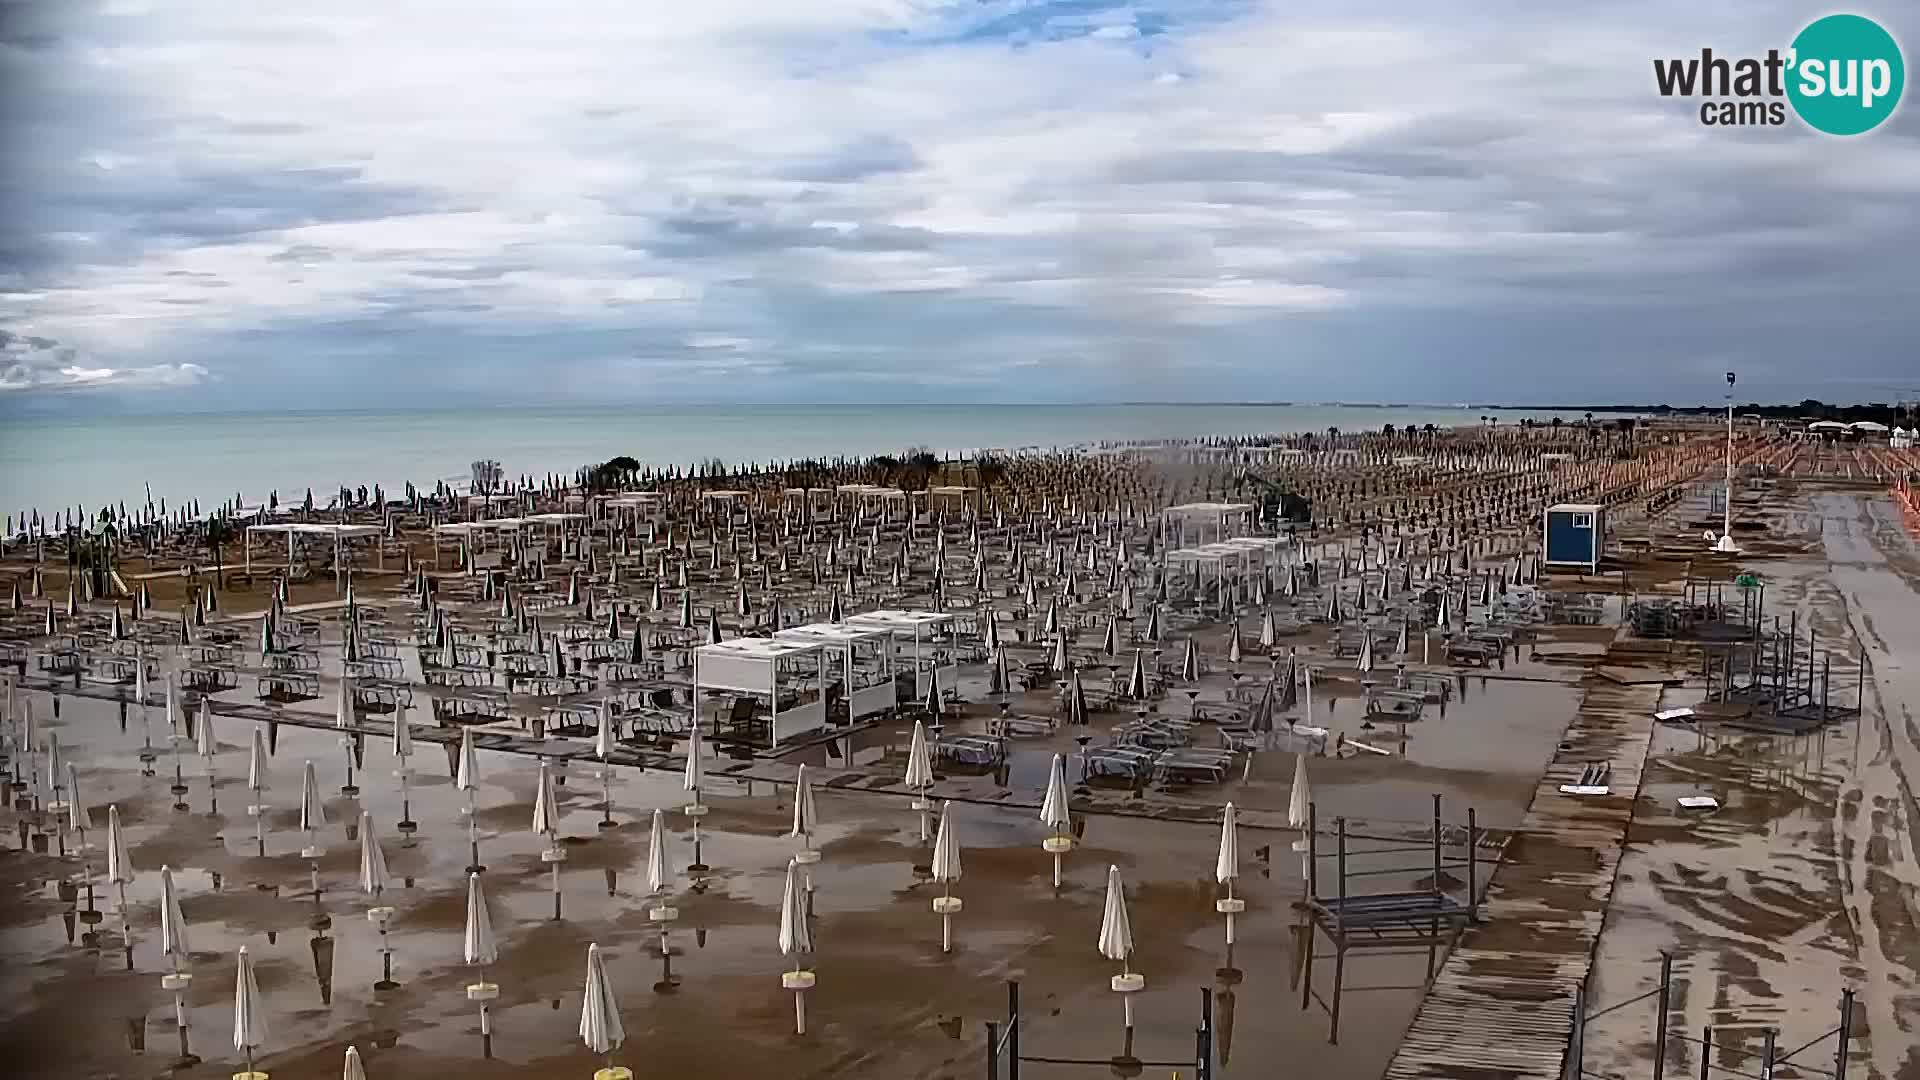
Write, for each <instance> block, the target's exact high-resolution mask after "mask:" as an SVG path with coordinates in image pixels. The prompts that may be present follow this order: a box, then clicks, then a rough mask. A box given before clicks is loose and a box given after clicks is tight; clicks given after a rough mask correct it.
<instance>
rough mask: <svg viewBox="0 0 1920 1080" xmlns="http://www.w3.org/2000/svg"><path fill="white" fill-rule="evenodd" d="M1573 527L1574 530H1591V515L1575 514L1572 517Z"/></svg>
mask: <svg viewBox="0 0 1920 1080" xmlns="http://www.w3.org/2000/svg"><path fill="white" fill-rule="evenodd" d="M1573 527H1574V528H1576V529H1591V528H1593V515H1592V514H1575V515H1573Z"/></svg>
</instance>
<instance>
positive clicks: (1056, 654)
mask: <svg viewBox="0 0 1920 1080" xmlns="http://www.w3.org/2000/svg"><path fill="white" fill-rule="evenodd" d="M1049 664H1050V666H1051V667H1052V668H1053V670H1054V671H1055V672H1056V673H1057V674H1061V675H1065V674H1066V673H1067V665H1068V661H1067V635H1065V634H1056V635H1054V638H1053V656H1052V658H1051V660H1050V661H1049Z"/></svg>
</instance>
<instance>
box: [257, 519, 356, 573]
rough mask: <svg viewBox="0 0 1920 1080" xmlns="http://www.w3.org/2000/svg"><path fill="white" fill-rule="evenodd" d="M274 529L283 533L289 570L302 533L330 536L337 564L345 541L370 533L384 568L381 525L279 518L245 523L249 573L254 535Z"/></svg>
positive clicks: (325, 537) (343, 551)
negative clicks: (284, 519) (247, 524)
mask: <svg viewBox="0 0 1920 1080" xmlns="http://www.w3.org/2000/svg"><path fill="white" fill-rule="evenodd" d="M273 533H285V534H286V537H287V569H289V570H291V569H293V563H294V555H295V544H296V538H298V537H302V536H306V537H314V538H317V539H331V540H332V541H333V561H334V565H336V566H338V565H340V563H341V556H342V555H343V554H345V552H346V544H347V541H349V540H360V539H365V538H367V537H372V538H374V540H375V544H374V552H375V559H376V562H377V565H378V566H380V567H381V568H383V569H384V568H385V566H386V561H385V560H386V552H385V551H384V550H382V549H381V547H380V545H379V543H378V540H379V536H380V526H378V525H341V524H337V523H331V522H317V521H280V522H268V523H265V524H261V525H249V526H247V529H246V532H245V534H244V535H243V536H242V539H241V549H242V551H243V552H244V554H243V558H244V559H245V563H244V565H245V567H246V572H247V573H248V574H252V573H253V538H254V536H255V534H259V535H261V536H266V535H270V534H273Z"/></svg>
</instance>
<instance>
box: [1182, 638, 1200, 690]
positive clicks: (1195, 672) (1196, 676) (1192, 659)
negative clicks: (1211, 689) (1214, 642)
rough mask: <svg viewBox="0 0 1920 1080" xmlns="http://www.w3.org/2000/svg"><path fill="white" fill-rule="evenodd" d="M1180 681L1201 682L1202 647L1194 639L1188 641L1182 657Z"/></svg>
mask: <svg viewBox="0 0 1920 1080" xmlns="http://www.w3.org/2000/svg"><path fill="white" fill-rule="evenodd" d="M1180 680H1181V681H1182V682H1189V683H1191V682H1199V681H1200V646H1199V645H1197V644H1195V642H1194V640H1193V639H1192V638H1188V639H1187V647H1186V650H1185V651H1184V652H1182V653H1181V655H1180Z"/></svg>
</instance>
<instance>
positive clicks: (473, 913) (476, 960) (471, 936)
mask: <svg viewBox="0 0 1920 1080" xmlns="http://www.w3.org/2000/svg"><path fill="white" fill-rule="evenodd" d="M461 955H462V956H463V957H464V958H465V959H466V962H467V964H468V965H469V966H473V967H485V966H487V965H488V964H492V963H494V962H495V961H497V960H499V959H500V949H499V946H498V945H497V944H496V943H495V942H494V940H493V917H492V916H491V915H490V914H488V912H487V897H486V894H485V893H483V892H482V891H481V889H480V875H479V874H468V875H467V927H466V934H465V937H464V938H463V939H462V942H461Z"/></svg>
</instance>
